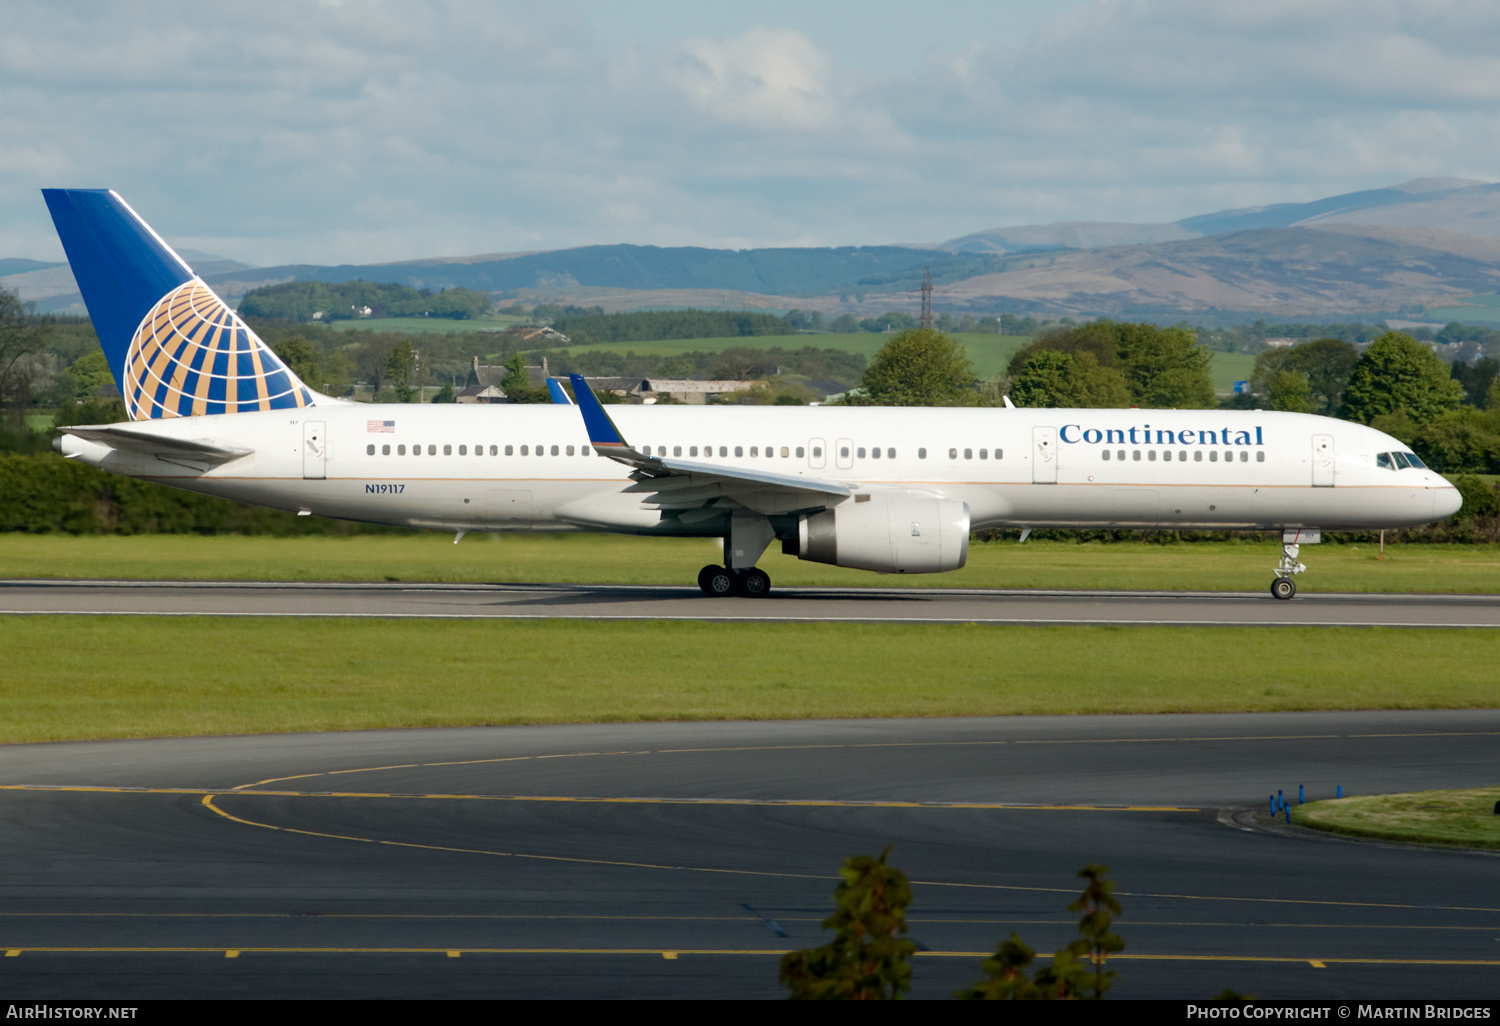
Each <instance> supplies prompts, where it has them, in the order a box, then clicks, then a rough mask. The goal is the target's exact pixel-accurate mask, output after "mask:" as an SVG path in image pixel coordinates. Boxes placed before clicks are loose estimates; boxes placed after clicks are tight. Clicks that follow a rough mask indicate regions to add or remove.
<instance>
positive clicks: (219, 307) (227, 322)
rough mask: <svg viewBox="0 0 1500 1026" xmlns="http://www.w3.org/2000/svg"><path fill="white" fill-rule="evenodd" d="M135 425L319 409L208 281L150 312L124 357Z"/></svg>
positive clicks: (181, 289) (185, 287) (192, 284)
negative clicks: (160, 420)
mask: <svg viewBox="0 0 1500 1026" xmlns="http://www.w3.org/2000/svg"><path fill="white" fill-rule="evenodd" d="M121 392H122V393H124V396H125V410H126V412H127V413H128V414H129V415H130V419H131V420H154V419H157V418H160V417H195V416H200V415H202V414H207V413H249V412H252V411H255V410H279V409H286V408H289V407H304V406H311V405H312V396H311V394H309V392H308V390H307V388H306V386H304V385H303V384H302V382H300V381H298V380H297V378H296V376H295V375H293V374H292V372H291V371H290V370H288V369H287V367H286V365H285V364H284V363H282V362H281V360H280V359H279V358H278V357H277V356H276V354H275V353H273V352H271V350H270V348H269V347H267V346H266V344H265V343H264V342H262V341H261V340H260V338H259V337H258V336H257V335H256V334H255V332H253V331H251V330H250V328H249V327H248V326H247V325H246V324H245V322H244V321H242V320H240V319H239V317H238V316H236V315H235V313H234V311H233V310H231V309H229V307H227V306H225V305H224V301H223V300H221V299H220V298H219V297H218V296H217V295H215V294H214V292H213V290H212V289H210V288H209V287H208V286H207V285H205V284H203V282H202V280H201V279H198V278H194V279H193V280H192V281H189V282H186V283H184V284H182V285H179V286H177V288H175V289H173V290H172V291H171V292H168V293H167V294H166V295H165V296H163V297H162V298H161V299H160V300H159V301H158V302H157V304H156V305H155V306H154V307H152V308H151V312H150V313H148V314H147V315H146V317H145V319H144V320H143V321H142V322H141V325H140V327H139V328H137V329H136V331H135V336H134V337H133V338H132V339H131V340H130V349H129V350H128V352H127V354H126V357H125V380H124V382H123V385H122V388H121Z"/></svg>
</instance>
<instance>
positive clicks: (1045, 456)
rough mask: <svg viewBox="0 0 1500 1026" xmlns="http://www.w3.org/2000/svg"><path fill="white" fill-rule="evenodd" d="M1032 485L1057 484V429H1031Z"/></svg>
mask: <svg viewBox="0 0 1500 1026" xmlns="http://www.w3.org/2000/svg"><path fill="white" fill-rule="evenodd" d="M1031 483H1032V484H1057V428H1050V427H1034V428H1032V429H1031Z"/></svg>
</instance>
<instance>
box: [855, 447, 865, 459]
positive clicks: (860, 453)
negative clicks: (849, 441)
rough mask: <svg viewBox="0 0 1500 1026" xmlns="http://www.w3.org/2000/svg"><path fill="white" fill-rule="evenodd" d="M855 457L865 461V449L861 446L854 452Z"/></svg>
mask: <svg viewBox="0 0 1500 1026" xmlns="http://www.w3.org/2000/svg"><path fill="white" fill-rule="evenodd" d="M854 455H856V456H858V457H859V458H860V459H864V458H865V447H864V446H862V445H861V446H860V447H859V448H858V449H856V450H854Z"/></svg>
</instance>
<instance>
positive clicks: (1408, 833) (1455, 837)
mask: <svg viewBox="0 0 1500 1026" xmlns="http://www.w3.org/2000/svg"><path fill="white" fill-rule="evenodd" d="M1497 801H1500V786H1496V787H1471V788H1465V789H1462V790H1457V791H1413V792H1411V793H1409V794H1376V795H1365V796H1361V797H1358V798H1331V799H1329V800H1327V801H1321V802H1309V803H1308V804H1306V805H1298V806H1294V807H1293V808H1292V822H1293V823H1297V824H1299V825H1301V826H1305V827H1312V828H1314V829H1317V830H1327V831H1330V832H1332V833H1336V834H1347V835H1350V836H1354V837H1371V838H1379V839H1382V840H1389V841H1419V842H1422V843H1425V844H1451V845H1455V846H1458V847H1463V848H1497V849H1500V816H1497V815H1495V811H1494V810H1495V803H1496V802H1497Z"/></svg>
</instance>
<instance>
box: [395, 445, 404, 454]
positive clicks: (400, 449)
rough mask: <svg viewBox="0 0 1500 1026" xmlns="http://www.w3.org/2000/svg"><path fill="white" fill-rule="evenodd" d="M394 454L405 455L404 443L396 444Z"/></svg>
mask: <svg viewBox="0 0 1500 1026" xmlns="http://www.w3.org/2000/svg"><path fill="white" fill-rule="evenodd" d="M396 455H397V456H405V455H406V446H404V445H398V446H396Z"/></svg>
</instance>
